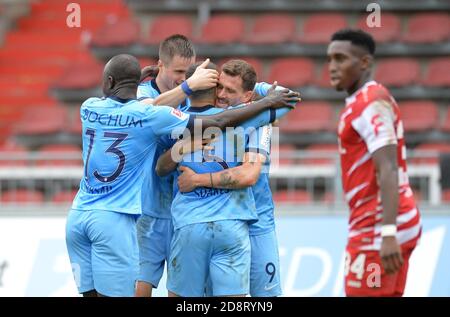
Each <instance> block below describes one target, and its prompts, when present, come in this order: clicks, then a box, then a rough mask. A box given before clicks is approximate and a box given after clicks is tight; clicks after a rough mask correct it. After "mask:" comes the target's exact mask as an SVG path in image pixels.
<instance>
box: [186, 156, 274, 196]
mask: <svg viewBox="0 0 450 317" xmlns="http://www.w3.org/2000/svg"><path fill="white" fill-rule="evenodd" d="M265 159H266V158H265V156H264V155H262V154H259V153H254V152H247V153H245V154H244V161H243V163H242V165H240V166H237V167H233V168H229V169H226V170H223V171H221V172H216V173H206V174H196V173H195V172H194V171H193V170H191V169H190V168H188V167H186V166H182V167H180V171H181V172H182V174H181V175H180V176H179V177H178V187H179V189H180V191H181V192H190V191H193V190H194V189H195V188H197V187H202V186H203V187H212V188H222V189H241V188H246V187H249V186H253V185H255V184H256V182H257V181H258V178H259V174H260V173H261V166H262V164H263V163H264V161H265Z"/></svg>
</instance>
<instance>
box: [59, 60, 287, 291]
mask: <svg viewBox="0 0 450 317" xmlns="http://www.w3.org/2000/svg"><path fill="white" fill-rule="evenodd" d="M140 73H141V72H140V67H139V62H138V61H137V59H136V58H135V57H133V56H131V55H126V54H121V55H117V56H115V57H113V58H112V59H111V60H110V61H109V62H108V63H107V64H106V66H105V69H104V72H103V92H104V94H105V98H89V99H88V100H86V101H85V102H84V103H83V105H82V106H81V110H80V116H81V121H82V131H83V132H82V133H83V163H84V176H83V178H82V180H81V182H80V189H79V191H78V193H77V195H76V197H75V199H74V202H73V204H72V209H71V211H70V212H69V215H68V218H67V224H66V244H67V249H68V253H69V257H70V261H71V264H72V268H73V273H74V278H75V281H76V283H77V287H78V291H79V292H80V293H82V294H83V295H84V296H98V295H103V296H133V295H134V286H135V281H136V279H137V274H138V245H137V236H136V218H137V216H139V215H140V214H141V213H142V198H143V197H142V187H143V182H144V180H145V179H147V178H148V173H149V171H150V170H149V169H148V168H147V166H151V165H152V164H153V162H152V160H153V158H154V153H155V151H156V147H157V146H156V142H157V139H158V138H159V137H160V136H162V135H170V134H172V133H173V131H174V130H177V129H181V130H185V129H188V130H189V131H191V132H193V131H194V130H195V129H197V128H195V127H194V124H193V122H194V119H195V116H191V115H187V114H184V113H182V112H181V111H179V110H177V109H173V108H171V107H164V106H160V107H154V106H146V105H144V104H143V103H140V102H139V101H137V99H136V91H137V86H138V83H139V80H140V75H141V74H140ZM292 99H295V97H294V96H293V95H292V94H289V93H288V92H286V91H285V92H273V94H271V95H270V96H269V97H268V98H265V99H264V100H260V102H259V103H256V104H255V105H252V106H251V107H245V108H240V109H236V110H230V111H225V112H222V113H220V114H217V115H212V116H203V117H202V118H201V119H200V120H199V122H200V123H201V128H200V131H203V130H204V129H208V128H211V127H219V129H221V130H223V129H225V128H226V127H227V126H235V125H237V124H239V123H241V122H244V121H246V120H248V119H250V118H252V117H254V116H256V115H257V114H259V113H264V111H268V109H270V108H271V107H274V108H277V107H282V106H285V105H286V104H287V103H288V102H289V101H291V100H292Z"/></svg>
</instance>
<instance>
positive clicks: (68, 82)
mask: <svg viewBox="0 0 450 317" xmlns="http://www.w3.org/2000/svg"><path fill="white" fill-rule="evenodd" d="M102 74H103V65H102V64H101V63H99V62H97V61H96V60H94V59H92V60H91V61H89V62H86V61H83V62H75V63H72V64H70V65H69V66H68V67H67V68H66V69H65V70H64V72H63V74H62V75H61V76H60V77H59V78H58V79H57V80H56V81H55V83H54V85H53V87H54V88H59V89H88V88H95V87H98V86H100V84H101V81H102Z"/></svg>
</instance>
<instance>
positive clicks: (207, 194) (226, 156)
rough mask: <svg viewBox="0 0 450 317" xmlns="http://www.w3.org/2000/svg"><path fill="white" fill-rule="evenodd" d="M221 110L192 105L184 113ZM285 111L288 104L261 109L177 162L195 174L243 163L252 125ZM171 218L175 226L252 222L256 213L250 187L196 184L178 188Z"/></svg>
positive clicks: (206, 113)
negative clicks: (182, 190) (207, 147)
mask: <svg viewBox="0 0 450 317" xmlns="http://www.w3.org/2000/svg"><path fill="white" fill-rule="evenodd" d="M242 106H244V105H242ZM238 107H239V106H238ZM222 111H223V109H220V108H215V107H214V106H212V105H211V106H205V107H200V108H193V107H191V108H190V109H188V110H187V111H186V113H189V114H196V115H199V114H201V115H212V114H216V113H219V112H222ZM288 111H289V109H288V108H281V109H277V110H272V109H270V110H267V111H264V112H262V113H260V114H259V115H257V116H256V117H254V118H252V119H250V120H248V121H246V122H244V123H243V124H242V125H241V126H240V127H238V128H236V129H235V130H234V132H233V133H228V132H227V131H225V132H223V133H220V134H218V135H220V136H219V137H218V138H217V139H216V141H215V142H213V143H212V144H211V145H213V146H214V149H213V150H212V151H210V152H208V153H205V152H202V151H197V152H194V153H192V154H191V155H186V156H185V157H184V158H183V160H182V161H181V162H180V165H181V166H187V167H189V168H191V169H192V170H193V171H194V172H196V173H198V174H204V173H215V172H220V171H222V170H224V169H227V168H232V167H236V166H238V165H240V164H241V163H242V157H243V154H244V152H245V148H246V146H247V145H248V144H249V143H248V142H249V135H250V134H251V132H253V131H255V127H260V126H264V125H267V124H269V123H271V122H273V121H275V120H276V119H277V118H279V117H281V116H283V115H285V114H286V113H287V112H288ZM200 117H201V116H200ZM186 206H189V208H186ZM172 219H173V223H174V229H175V230H176V229H178V228H181V227H183V226H185V225H188V224H193V223H201V222H211V221H218V220H227V219H239V220H248V221H249V222H254V221H256V219H257V217H256V209H255V203H254V199H253V193H252V190H251V188H245V189H236V190H229V189H215V188H209V187H198V188H196V189H195V190H194V191H192V192H189V193H180V192H177V193H176V195H175V198H174V201H173V203H172Z"/></svg>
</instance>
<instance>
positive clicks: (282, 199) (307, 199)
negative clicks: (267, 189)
mask: <svg viewBox="0 0 450 317" xmlns="http://www.w3.org/2000/svg"><path fill="white" fill-rule="evenodd" d="M273 200H274V201H275V202H276V203H311V202H312V198H311V194H310V193H309V192H307V191H306V190H293V191H287V190H281V191H276V192H275V193H274V194H273Z"/></svg>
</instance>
